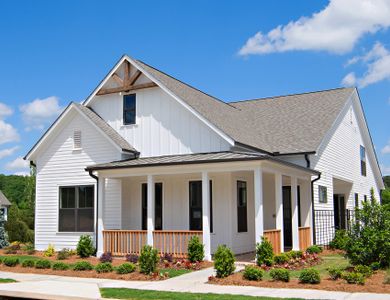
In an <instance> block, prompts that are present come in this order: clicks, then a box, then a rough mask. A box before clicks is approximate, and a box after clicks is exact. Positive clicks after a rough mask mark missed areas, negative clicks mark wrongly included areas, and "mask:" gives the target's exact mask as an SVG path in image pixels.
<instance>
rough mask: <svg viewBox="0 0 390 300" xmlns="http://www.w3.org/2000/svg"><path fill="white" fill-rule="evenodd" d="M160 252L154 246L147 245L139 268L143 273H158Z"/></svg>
mask: <svg viewBox="0 0 390 300" xmlns="http://www.w3.org/2000/svg"><path fill="white" fill-rule="evenodd" d="M157 253H158V251H157V249H154V248H153V247H152V246H149V245H145V246H144V247H143V248H142V250H141V254H140V256H139V267H140V271H141V273H144V274H152V273H154V272H156V268H157V263H158V255H157Z"/></svg>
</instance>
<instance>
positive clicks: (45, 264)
mask: <svg viewBox="0 0 390 300" xmlns="http://www.w3.org/2000/svg"><path fill="white" fill-rule="evenodd" d="M35 268H36V269H50V268H51V262H50V260H48V259H38V260H37V261H36V262H35Z"/></svg>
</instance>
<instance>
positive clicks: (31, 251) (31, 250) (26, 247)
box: [23, 243, 35, 255]
mask: <svg viewBox="0 0 390 300" xmlns="http://www.w3.org/2000/svg"><path fill="white" fill-rule="evenodd" d="M23 251H25V252H27V254H28V255H31V254H34V253H35V247H34V244H33V243H26V244H25V245H24V246H23Z"/></svg>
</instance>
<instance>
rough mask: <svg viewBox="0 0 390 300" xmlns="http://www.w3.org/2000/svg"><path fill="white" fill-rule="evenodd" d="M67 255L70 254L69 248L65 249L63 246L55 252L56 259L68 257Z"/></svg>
mask: <svg viewBox="0 0 390 300" xmlns="http://www.w3.org/2000/svg"><path fill="white" fill-rule="evenodd" d="M69 256H70V254H69V249H66V248H63V249H61V250H60V251H58V252H57V259H58V260H64V259H68V258H69Z"/></svg>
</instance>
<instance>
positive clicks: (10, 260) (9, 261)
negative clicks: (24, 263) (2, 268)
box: [3, 256, 19, 267]
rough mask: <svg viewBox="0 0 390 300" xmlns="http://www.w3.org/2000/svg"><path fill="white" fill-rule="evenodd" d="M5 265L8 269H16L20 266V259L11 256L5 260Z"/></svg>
mask: <svg viewBox="0 0 390 300" xmlns="http://www.w3.org/2000/svg"><path fill="white" fill-rule="evenodd" d="M3 264H4V265H6V266H7V267H15V266H16V265H18V264H19V258H17V257H15V256H9V257H6V258H4V260H3Z"/></svg>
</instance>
